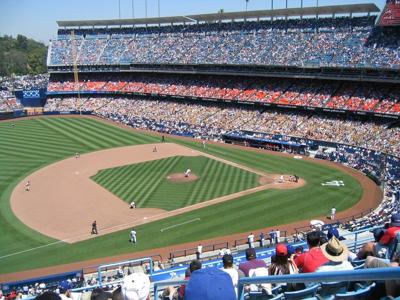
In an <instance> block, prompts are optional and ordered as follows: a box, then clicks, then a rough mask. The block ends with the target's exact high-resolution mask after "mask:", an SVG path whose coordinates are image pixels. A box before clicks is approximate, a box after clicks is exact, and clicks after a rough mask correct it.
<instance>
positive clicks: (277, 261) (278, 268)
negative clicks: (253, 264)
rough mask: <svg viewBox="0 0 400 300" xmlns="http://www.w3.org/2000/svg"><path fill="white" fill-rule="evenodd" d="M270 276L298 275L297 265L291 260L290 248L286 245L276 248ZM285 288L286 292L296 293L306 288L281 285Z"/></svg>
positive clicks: (269, 270) (294, 285)
mask: <svg viewBox="0 0 400 300" xmlns="http://www.w3.org/2000/svg"><path fill="white" fill-rule="evenodd" d="M268 273H269V275H287V274H298V273H299V270H298V269H297V266H296V264H295V263H294V262H293V261H292V260H291V259H290V258H289V253H288V247H287V246H286V245H285V244H277V245H276V247H275V256H273V258H272V263H271V265H270V266H269V268H268ZM277 285H282V286H284V287H285V289H286V291H295V290H297V289H301V288H304V285H302V287H298V286H297V285H296V284H286V283H280V284H277Z"/></svg>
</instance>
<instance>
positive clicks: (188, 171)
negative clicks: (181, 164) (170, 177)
mask: <svg viewBox="0 0 400 300" xmlns="http://www.w3.org/2000/svg"><path fill="white" fill-rule="evenodd" d="M190 173H192V170H190V169H187V170H186V171H185V177H189V175H190Z"/></svg>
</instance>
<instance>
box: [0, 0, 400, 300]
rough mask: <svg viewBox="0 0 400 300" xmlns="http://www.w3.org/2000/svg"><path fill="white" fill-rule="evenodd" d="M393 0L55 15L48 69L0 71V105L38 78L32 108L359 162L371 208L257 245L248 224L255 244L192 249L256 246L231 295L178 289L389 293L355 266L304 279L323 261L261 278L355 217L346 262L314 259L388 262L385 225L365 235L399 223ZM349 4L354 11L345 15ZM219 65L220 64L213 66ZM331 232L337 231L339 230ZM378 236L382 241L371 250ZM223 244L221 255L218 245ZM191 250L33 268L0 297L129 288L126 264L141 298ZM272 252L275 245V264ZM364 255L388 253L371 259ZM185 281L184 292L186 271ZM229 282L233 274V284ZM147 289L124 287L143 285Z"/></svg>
mask: <svg viewBox="0 0 400 300" xmlns="http://www.w3.org/2000/svg"><path fill="white" fill-rule="evenodd" d="M399 7H400V3H399V1H393V0H389V1H387V6H386V7H385V9H384V12H385V14H384V16H377V15H376V14H374V13H376V12H377V8H376V7H374V5H372V7H371V5H365V6H363V5H360V6H358V7H356V5H354V6H351V5H350V6H349V7H346V9H347V10H348V11H347V15H346V16H339V17H336V16H335V13H339V11H336V10H338V9H339V8H337V7H336V8H335V7H326V8H325V10H326V12H327V13H326V14H325V15H324V16H320V15H318V9H315V10H312V9H311V11H312V12H313V13H314V12H316V16H307V17H306V18H303V16H302V15H301V14H299V12H298V11H291V10H290V9H289V10H283V13H282V15H280V16H279V15H278V16H276V15H274V14H273V11H264V12H262V13H261V12H260V13H259V15H258V16H257V15H256V16H255V17H254V16H253V17H252V18H250V17H249V18H248V19H246V16H247V15H246V14H244V13H243V14H239V13H238V16H236V19H238V20H236V21H231V19H233V17H232V16H229V17H226V18H225V19H224V16H223V14H222V15H216V16H214V20H213V21H210V22H190V21H188V20H186V22H182V21H180V20H181V19H180V18H178V17H177V20H176V21H175V22H176V23H177V24H174V25H170V24H169V23H171V22H173V21H171V20H168V22H167V20H163V19H162V18H161V19H158V20H156V21H155V22H154V24H156V25H154V24H150V25H154V26H147V24H146V26H140V25H138V26H132V25H135V24H136V25H137V24H140V23H135V22H136V21H135V20H134V19H133V20H131V22H132V24H130V26H123V24H121V23H119V22H118V20H117V21H115V20H114V21H110V24H108V25H109V26H103V27H102V28H94V25H97V24H93V22H94V21H93V22H92V23H91V21H81V22H83V23H79V22H78V21H77V22H75V23H74V22H73V21H71V22H59V25H60V29H59V30H58V35H57V38H56V39H54V40H53V41H52V42H51V44H50V46H49V51H48V60H47V62H48V67H49V73H50V78H48V77H46V76H40V77H36V78H26V77H24V78H17V79H15V78H13V79H9V78H4V79H3V78H2V79H1V89H2V91H1V94H0V95H1V100H0V111H12V110H21V109H22V106H21V103H20V102H18V101H17V100H16V99H15V98H14V97H13V96H12V95H11V94H10V91H11V90H12V89H14V90H15V89H16V88H21V89H30V88H31V87H35V88H40V87H42V86H43V84H45V85H46V84H47V101H46V104H45V106H44V113H45V114H66V113H71V114H78V113H85V114H92V115H95V116H98V117H100V118H104V119H107V120H112V121H115V122H119V123H123V124H126V125H128V126H131V127H133V128H138V129H145V130H151V131H157V132H160V133H163V134H172V135H178V136H185V137H191V138H195V139H203V140H212V141H216V142H226V143H235V144H240V145H245V146H253V147H259V148H263V149H268V150H274V151H282V152H288V153H299V154H301V155H309V156H311V157H315V158H319V159H325V160H330V161H334V162H338V163H341V164H344V165H347V166H350V167H351V168H354V169H356V170H359V171H361V172H363V173H364V174H366V175H368V176H369V177H370V178H372V179H373V180H374V181H375V182H376V183H377V184H379V185H381V186H382V189H383V193H384V197H383V199H382V202H381V204H380V205H379V206H378V207H377V208H376V209H375V210H374V211H371V212H368V213H365V214H363V215H362V217H357V218H356V217H355V218H353V219H352V220H345V221H343V222H340V221H339V222H336V223H334V224H333V225H330V226H323V227H318V226H317V227H312V228H307V229H304V230H303V231H304V232H301V233H297V234H296V235H295V236H293V237H292V236H287V237H282V239H279V238H278V239H276V235H274V233H270V234H269V236H268V237H266V239H268V242H267V243H266V244H265V245H264V244H263V243H261V238H260V244H258V243H257V245H256V246H257V252H256V253H255V252H253V250H252V249H251V248H253V247H254V245H252V244H251V242H250V241H249V242H248V244H246V245H242V247H237V248H236V249H229V251H228V249H216V250H215V249H213V250H210V251H205V253H203V255H202V256H201V257H200V259H202V260H203V261H202V263H203V266H206V268H203V269H208V268H207V267H210V270H213V268H211V267H218V268H225V265H230V266H232V265H237V266H239V264H240V263H243V262H244V261H246V260H248V261H251V260H252V259H253V258H255V256H256V255H257V256H258V257H259V258H263V259H264V260H265V261H266V262H267V264H268V266H267V265H265V263H264V265H265V266H264V265H262V267H263V268H266V269H268V270H267V271H266V273H263V272H261V273H259V276H261V277H260V278H261V279H258V282H253V281H251V280H250V281H246V280H247V279H248V277H249V273H248V272H247V273H246V271H244V272H243V273H244V274H241V275H242V276H243V278H242V279H241V281H236V294H234V296H233V297H235V295H236V298H229V297H231V295H230V296H226V294H223V295H224V296H220V297H226V298H193V297H192V298H190V297H187V298H184V299H238V298H237V297H238V293H239V296H240V295H241V297H242V298H239V299H245V298H246V299H256V298H257V299H304V298H306V297H309V298H310V299H317V298H312V297H315V296H316V295H318V297H325V298H324V299H342V298H340V297H343V298H344V297H353V298H352V299H367V297H369V298H368V299H379V298H380V297H382V298H381V299H392V298H384V297H386V296H394V297H397V296H400V293H399V292H398V290H399V286H398V283H397V282H390V281H387V282H386V283H385V282H382V281H381V282H379V281H376V279H378V277H375V278H372V279H375V280H369V282H368V284H367V283H364V282H363V281H364V280H363V279H368V278H369V277H368V273H365V274H366V275H365V277H363V278H361V277H360V278H361V279H360V282H359V283H357V284H350V280H349V281H348V282H347V281H346V282H345V283H344V284H338V283H337V282H336V285H334V284H331V285H329V284H327V283H323V282H322V283H317V282H321V281H323V280H324V279H325V280H327V281H338V280H337V278H336V277H334V274H329V275H327V276H328V277H326V278H325V277H323V276H322V277H321V276H320V277H318V275H316V276H315V277H312V278H311V283H307V284H306V285H300V284H296V282H295V281H291V279H290V278H286V277H285V278H284V279H281V280H282V282H283V281H285V283H283V284H282V283H279V282H280V281H276V282H278V283H274V284H273V285H272V286H271V284H269V285H268V284H266V283H265V282H271V281H268V279H267V278H266V277H264V276H265V275H268V273H269V275H285V274H296V273H301V272H303V273H305V270H304V265H302V263H301V261H300V260H301V259H294V260H293V262H292V263H289V262H288V261H287V259H288V254H293V255H295V256H298V257H300V256H301V255H303V254H301V252H303V251H304V252H305V253H307V252H306V250H308V249H312V248H313V247H314V244H313V243H315V239H317V240H318V242H317V244H318V245H319V244H320V243H321V244H324V243H325V242H326V241H327V239H330V242H328V244H329V243H331V244H329V245H330V246H332V247H333V248H334V247H336V248H338V247H343V245H344V244H345V243H346V239H347V241H348V242H349V243H352V241H353V239H354V234H353V233H352V232H355V236H356V239H357V234H358V231H360V230H366V233H365V232H364V233H363V234H364V235H363V237H368V238H367V239H366V240H365V241H364V242H365V244H364V245H363V244H362V243H358V244H357V246H354V247H352V248H351V250H352V252H351V253H350V254H349V255H348V259H347V257H346V260H345V261H346V262H348V264H347V265H346V264H344V263H343V264H342V265H341V266H342V268H341V269H340V268H336V269H335V268H330V269H327V270H326V271H334V270H339V269H340V270H342V271H344V270H354V269H360V268H364V267H365V268H372V267H376V266H378V265H379V266H381V267H384V266H399V264H398V263H399V262H398V257H397V254H398V253H397V251H400V249H397V244H396V245H395V239H394V238H393V237H392V238H391V239H390V241H389V242H390V243H389V242H388V243H386V244H385V245H383V242H382V239H383V237H382V235H384V236H386V235H387V234H388V233H383V229H381V231H378V230H375V231H374V236H372V234H371V233H369V230H370V229H372V228H382V226H386V227H395V228H397V227H400V215H399V213H400V207H399V204H400V189H399V186H400V156H399V153H400V79H399V78H400V77H399V75H400V27H397V26H386V25H393V24H395V22H392V21H390V20H391V18H396V15H395V14H392V15H389V14H390V13H391V11H393V9H399ZM321 9H324V8H321ZM356 9H357V10H356ZM353 10H356V11H355V13H358V14H360V13H361V14H363V15H362V16H360V15H356V16H353V15H352V12H353ZM328 12H329V16H327V15H328ZM340 12H341V13H342V14H343V11H340ZM248 13H251V12H248ZM254 13H255V14H256V12H254ZM285 14H286V15H285ZM250 15H251V14H249V16H250ZM198 16H199V17H198V18H199V19H201V18H202V17H200V16H202V15H198ZM288 17H289V18H288ZM398 17H399V19H400V16H398ZM203 18H206V17H205V15H203ZM191 19H195V17H194V16H191ZM388 20H389V21H388ZM137 22H139V21H137ZM114 23H115V24H114ZM161 23H163V25H158V24H161ZM167 24H168V25H167ZM379 24H381V25H385V26H378V25H379ZM82 25H83V27H82ZM85 25H86V28H85ZM91 26H93V27H91ZM188 67H189V69H188ZM227 67H228V68H229V72H228V71H224V70H227V69H226V68H227ZM74 68H75V69H76V70H78V76H76V75H77V73H75V74H74V73H73V69H74ZM288 68H289V69H288ZM324 70H325V71H324ZM279 71H281V72H279ZM321 72H322V73H323V75H321ZM74 75H75V76H74ZM385 224H386V225H385ZM339 232H340V233H339ZM343 232H347V233H348V236H346V237H345V238H343V237H342V236H341V235H342V233H343ZM316 234H317V238H316V237H315V235H316ZM332 236H336V237H337V239H336V238H335V237H332ZM313 238H314V241H313ZM373 238H375V242H376V244H375V250H376V251H375V250H374V249H371V248H368V247H372V248H374V247H373V246H371V245H372V244H371V242H370V240H372V239H373ZM281 242H285V243H287V244H288V246H286V245H283V244H280V243H281ZM277 243H278V245H276V244H277ZM334 243H336V244H335V245H333V244H334ZM347 245H348V246H349V245H350V244H347ZM258 246H259V247H258ZM248 247H249V249H246V248H248ZM325 247H326V246H325ZM378 247H379V249H381V248H383V249H387V253H388V254H387V255H386V254H385V255H382V251H381V252H379V251H378V250H377V248H378ZM336 248H335V249H336ZM349 248H350V247H349ZM324 249H325V248H324ZM342 249H344V248H342ZM346 249H347V248H346ZM231 250H232V251H233V252H234V253H233V256H231V255H230V254H227V252H226V251H228V252H230V251H231ZM244 250H245V252H243V251H244ZM310 251H311V250H310ZM189 252H190V251H189ZM194 252H195V251H192V253H189V254H188V255H186V256H185V257H178V258H176V257H174V258H173V259H170V260H169V261H168V262H166V261H163V262H161V261H156V263H155V261H153V259H150V261H149V259H148V258H143V259H142V260H134V261H131V262H121V263H117V264H115V265H112V266H108V267H106V268H105V270H103V271H99V272H98V274H97V273H91V274H83V272H82V271H80V270H78V271H76V272H71V273H68V274H67V273H66V274H63V275H60V277H59V278H58V279H54V278H55V277H51V279H49V278H47V279H46V280H42V281H43V282H41V281H40V280H30V281H29V280H28V281H24V282H19V283H13V284H10V285H9V286H8V287H7V290H5V289H4V290H5V291H4V293H5V294H7V295H6V296H5V299H14V298H15V297H18V294H20V296H19V297H21V298H32V297H35V296H37V295H39V294H41V293H43V292H44V291H46V290H49V289H50V290H57V292H58V293H61V294H63V293H64V292H65V291H68V290H73V291H75V292H74V293H73V294H72V296H71V297H73V298H74V297H75V298H74V299H81V298H80V297H83V294H85V293H87V292H86V291H89V290H92V289H93V288H95V287H99V285H100V286H102V287H104V289H105V290H107V291H114V293H116V294H118V292H115V291H116V290H115V289H116V288H117V287H118V286H121V285H122V287H123V289H124V288H126V289H129V283H127V278H131V277H130V276H132V274H138V273H145V274H148V275H149V276H150V277H151V278H152V281H153V283H155V284H153V285H152V289H151V290H152V297H154V299H183V297H184V291H185V289H184V288H183V289H182V286H181V284H182V283H183V282H181V281H177V282H178V283H174V282H170V281H168V282H167V284H164V283H162V281H163V280H170V279H174V280H177V279H183V278H185V279H189V277H190V273H191V272H193V274H195V272H198V269H199V268H201V262H199V261H198V260H194V258H195V257H196V256H195V255H194ZM197 252H198V250H197ZM200 252H201V251H200ZM389 254H390V256H389ZM320 255H322V254H320ZM327 255H328V256H327V257H329V255H330V254H329V253H328V254H327ZM368 255H370V256H369V258H368V259H367V256H368ZM197 256H198V257H197V258H199V256H200V255H197ZM253 256H254V257H253ZM281 256H283V257H285V258H284V259H283V260H285V259H286V260H285V263H284V264H285V267H282V265H283V263H281V262H282V258H281ZM321 257H322V256H321ZM321 257H320V259H321ZM375 257H380V258H386V259H387V260H386V261H378V262H377V260H376V258H375ZM390 260H392V261H391V262H390ZM324 262H325V261H324ZM379 262H381V264H379ZM279 263H281V266H280V268H278V267H277V265H279ZM199 264H200V267H199ZM260 264H262V263H260ZM154 265H155V266H156V267H155V268H154ZM288 265H290V266H289V267H288ZM227 268H228V267H227ZM187 269H189V270H190V271H191V272H190V271H189V272H188V271H187ZM316 269H317V267H316V268H315V269H313V271H315V270H316ZM185 271H186V272H187V273H188V274H186V275H185ZM228 273H229V272H228ZM355 274H356V273H355ZM370 274H372V273H370ZM379 274H380V276H383V277H381V278H388V277H384V276H386V275H387V274H386V275H385V274H384V273H379ZM206 275H207V274H206ZM206 275H204V276H206ZM345 275H346V274H344V275H343V276H345ZM99 276H100V277H99ZM184 276H186V277H184ZM207 276H217V275H215V274H212V275H210V274H208V275H207ZM329 276H332V277H331V278H329ZM349 276H350V277H351V275H349ZM371 276H372V275H370V277H371ZM373 276H377V275H373ZM397 276H398V275H397ZM193 277H194V276H193ZM256 277H257V276H256ZM350 277H346V278H350ZM214 278H216V277H214ZM354 278H356V275H354ZM392 278H393V277H392ZM253 279H254V278H253ZM369 279H371V278H369ZM397 279H398V278H397ZM256 280H257V279H256ZM304 280H305V279H304ZM44 281H46V283H45V282H44ZM309 281H310V280H309ZM144 282H145V283H143V284H144V285H146V280H144ZM263 282H264V283H263ZM298 282H300V281H298ZM186 284H187V286H188V287H189V288H190V289H189V291H188V292H189V293H193V290H192V289H193V287H192V285H190V281H189V283H186ZM220 284H221V286H222V285H224V284H225V283H223V282H222V281H221V283H220ZM241 284H244V285H245V288H244V290H243V291H244V293H243V294H242V293H241V288H242V285H241ZM193 285H194V283H193ZM196 287H197V288H198V289H199V290H201V287H199V286H196ZM378 287H379V288H378ZM131 288H132V289H134V288H133V287H131ZM225 288H226V287H225V286H224V289H225ZM148 290H150V287H149V288H148ZM182 290H183V292H182ZM82 291H84V292H83V294H82V295H81V293H82ZM97 292H98V293H101V292H99V291H97ZM197 292H198V291H197ZM93 293H94V292H93ZM148 294H149V293H148V292H147V294H146V293H145V292H144V293H143V295H144V296H142V297H139V296H138V298H129V296H126V295H125V294H124V297H125V299H129V300H133V299H146V298H147V297H148ZM368 295H369V296H368ZM113 296H114V295H113V294H108V297H113ZM89 297H90V296H89ZM115 297H118V295H117V296H115ZM197 297H200V296H198V294H197ZM244 297H245V298H244ZM357 297H358V298H357ZM0 298H1V299H2V295H1V294H0ZM113 299H114V298H113Z"/></svg>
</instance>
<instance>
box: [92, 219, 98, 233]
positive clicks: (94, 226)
mask: <svg viewBox="0 0 400 300" xmlns="http://www.w3.org/2000/svg"><path fill="white" fill-rule="evenodd" d="M97 233H98V232H97V222H96V220H94V221H93V223H92V231H91V233H90V234H97Z"/></svg>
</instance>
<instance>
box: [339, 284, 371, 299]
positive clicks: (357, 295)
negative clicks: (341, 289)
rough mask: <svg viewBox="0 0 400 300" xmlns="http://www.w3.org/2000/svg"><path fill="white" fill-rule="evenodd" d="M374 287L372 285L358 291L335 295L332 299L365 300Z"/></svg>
mask: <svg viewBox="0 0 400 300" xmlns="http://www.w3.org/2000/svg"><path fill="white" fill-rule="evenodd" d="M374 287H375V283H372V284H370V285H368V286H366V287H365V288H362V289H359V290H357V291H354V292H347V293H337V294H335V298H334V299H345V300H346V299H365V298H366V297H367V296H368V295H369V294H370V293H371V291H372V289H373V288H374Z"/></svg>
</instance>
